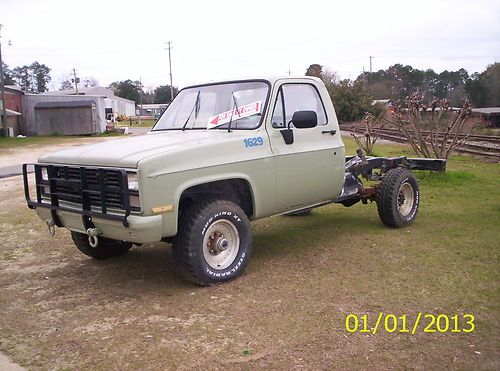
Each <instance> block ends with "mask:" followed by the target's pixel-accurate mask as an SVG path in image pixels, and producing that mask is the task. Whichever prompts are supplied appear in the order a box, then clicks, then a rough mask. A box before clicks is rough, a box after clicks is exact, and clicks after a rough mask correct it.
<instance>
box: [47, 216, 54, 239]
mask: <svg viewBox="0 0 500 371" xmlns="http://www.w3.org/2000/svg"><path fill="white" fill-rule="evenodd" d="M45 223H46V224H47V228H48V229H49V234H50V235H51V236H54V235H55V234H56V223H55V222H54V219H48V220H46V221H45Z"/></svg>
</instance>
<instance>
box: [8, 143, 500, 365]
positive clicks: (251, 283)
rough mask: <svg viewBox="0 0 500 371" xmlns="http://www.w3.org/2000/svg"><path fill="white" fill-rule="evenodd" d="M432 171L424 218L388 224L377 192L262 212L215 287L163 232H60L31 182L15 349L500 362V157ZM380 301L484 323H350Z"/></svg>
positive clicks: (47, 359) (68, 355) (13, 244)
mask: <svg viewBox="0 0 500 371" xmlns="http://www.w3.org/2000/svg"><path fill="white" fill-rule="evenodd" d="M345 142H346V145H347V152H348V154H353V153H354V150H355V144H354V142H353V141H352V140H350V138H345ZM375 151H376V152H377V153H378V154H379V155H385V156H397V155H400V154H406V155H408V156H414V155H413V154H412V153H411V150H409V149H408V147H405V146H401V145H377V146H376V148H375ZM416 176H417V177H418V179H419V182H420V189H421V204H420V210H419V215H418V217H417V219H416V221H415V223H414V224H412V225H411V226H409V227H406V228H401V229H390V228H386V227H384V226H383V225H382V224H381V223H380V221H379V220H378V217H377V211H376V206H375V205H374V204H368V205H361V204H357V205H355V206H353V207H351V208H345V207H343V206H341V205H329V206H325V207H322V208H318V209H315V210H314V211H313V213H312V215H310V216H306V217H274V218H268V219H262V220H259V221H256V222H253V223H252V231H253V236H254V240H253V253H252V258H251V261H250V264H249V266H248V269H247V271H246V273H245V274H244V275H243V276H242V277H240V278H239V279H237V280H235V281H233V282H230V283H227V284H224V285H218V286H213V287H210V288H204V289H201V288H196V287H193V286H192V285H189V284H187V283H186V282H184V281H183V280H182V279H181V278H180V277H179V274H178V273H177V271H176V269H175V263H174V262H173V258H172V255H171V252H170V250H169V249H165V245H163V244H156V245H154V246H143V247H142V248H134V249H132V250H131V251H130V253H128V254H127V255H125V256H123V257H120V258H117V259H110V260H109V261H105V262H95V261H92V260H91V259H87V258H86V257H84V256H82V255H81V254H79V253H78V252H77V251H76V249H75V248H74V246H73V245H72V244H71V241H70V238H69V237H68V233H66V232H63V231H58V232H57V235H56V237H55V238H54V239H50V238H49V237H48V236H47V233H46V228H45V227H44V225H43V222H41V221H40V220H38V219H37V217H36V215H34V213H33V212H32V211H30V210H28V209H26V208H25V207H24V202H23V200H22V191H21V190H19V192H17V193H16V194H15V193H13V194H12V195H11V197H10V198H9V200H5V201H4V202H3V203H2V200H0V226H2V228H1V229H0V239H1V240H2V241H3V244H2V246H1V247H0V249H1V250H2V252H3V253H4V254H3V255H2V254H0V269H3V271H2V275H0V287H2V293H1V295H0V310H1V311H2V316H1V317H0V350H3V351H5V352H6V353H7V354H8V355H9V356H11V358H12V359H13V360H14V361H17V362H20V363H21V364H23V365H25V366H28V368H30V367H31V368H54V367H63V366H64V367H68V368H71V369H96V368H106V366H109V368H117V369H125V368H143V367H144V365H153V366H152V367H155V368H167V367H172V368H174V367H179V366H181V367H183V368H195V369H196V368H206V366H208V367H209V368H220V369H236V368H237V369H263V368H271V369H290V368H308V369H332V368H338V369H353V368H357V369H360V368H362V369H366V368H374V369H407V368H416V369H447V368H458V369H498V368H499V364H498V362H499V359H500V354H499V349H498V344H499V341H500V339H499V333H500V323H499V317H500V309H499V308H500V300H499V299H500V292H499V289H500V277H499V272H500V265H499V256H498V255H499V244H498V241H499V239H500V232H499V231H500V229H499V225H498V223H499V220H500V192H498V185H499V184H500V164H494V163H485V162H482V161H481V160H478V159H475V158H473V157H468V156H454V157H452V158H451V159H450V160H449V162H448V167H447V171H446V173H444V174H438V173H430V172H423V171H419V172H416ZM26 231H28V232H26ZM379 312H384V313H386V314H387V313H392V314H395V315H396V316H401V315H403V314H407V315H408V321H409V323H410V324H413V323H414V321H415V317H416V314H417V313H418V312H424V313H433V314H441V313H444V314H448V315H454V314H459V315H463V314H464V313H472V314H474V316H475V318H476V320H475V324H476V330H475V331H474V332H473V333H470V334H466V333H444V334H439V333H434V334H429V333H423V332H422V329H420V331H418V332H417V333H416V334H415V335H413V336H412V335H410V334H399V333H385V332H384V331H381V332H379V333H377V334H376V335H373V336H368V335H366V334H360V333H354V334H350V333H347V331H346V330H345V328H344V323H345V318H346V315H348V314H350V313H355V314H357V315H358V316H361V315H363V314H367V315H368V320H369V323H370V325H371V327H373V324H374V321H375V319H376V315H377V313H379ZM56 326H57V332H56V329H55V327H56ZM61 349H63V350H64V351H61Z"/></svg>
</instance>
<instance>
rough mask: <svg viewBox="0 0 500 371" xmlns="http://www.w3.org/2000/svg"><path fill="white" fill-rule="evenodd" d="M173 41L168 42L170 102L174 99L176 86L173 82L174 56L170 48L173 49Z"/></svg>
mask: <svg viewBox="0 0 500 371" xmlns="http://www.w3.org/2000/svg"><path fill="white" fill-rule="evenodd" d="M171 44H172V42H171V41H169V42H167V45H168V47H167V49H168V66H169V67H170V102H172V100H173V99H174V86H173V83H172V56H171V54H170V49H172V45H171Z"/></svg>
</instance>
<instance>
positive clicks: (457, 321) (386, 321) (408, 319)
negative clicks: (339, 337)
mask: <svg viewBox="0 0 500 371" xmlns="http://www.w3.org/2000/svg"><path fill="white" fill-rule="evenodd" d="M474 320H475V318H474V315H472V314H470V313H466V314H455V315H447V314H432V313H422V312H418V314H416V315H415V316H409V315H407V314H403V315H401V316H396V315H394V314H390V313H383V312H380V313H379V314H378V316H377V318H376V319H374V318H370V317H369V316H368V314H362V315H357V314H354V313H351V314H348V315H347V316H346V318H345V329H346V331H347V332H350V333H354V332H360V333H368V334H372V335H375V334H377V332H380V331H385V332H389V333H408V334H412V335H415V333H417V331H418V332H420V331H421V332H424V333H435V332H439V333H444V332H452V333H459V332H464V333H469V332H473V331H474V330H475V329H476V325H475V323H474Z"/></svg>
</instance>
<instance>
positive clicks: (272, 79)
mask: <svg viewBox="0 0 500 371" xmlns="http://www.w3.org/2000/svg"><path fill="white" fill-rule="evenodd" d="M297 79H301V80H312V81H317V82H321V79H319V78H317V77H314V76H303V75H298V76H289V75H283V76H271V77H270V76H255V77H246V78H241V79H227V80H218V81H217V80H214V81H208V82H205V83H201V84H194V85H189V86H185V87H184V88H183V89H186V88H193V87H197V86H205V85H217V84H227V83H231V82H244V81H255V80H261V81H268V82H269V83H270V84H271V85H273V84H274V83H275V82H276V81H278V80H297Z"/></svg>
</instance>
